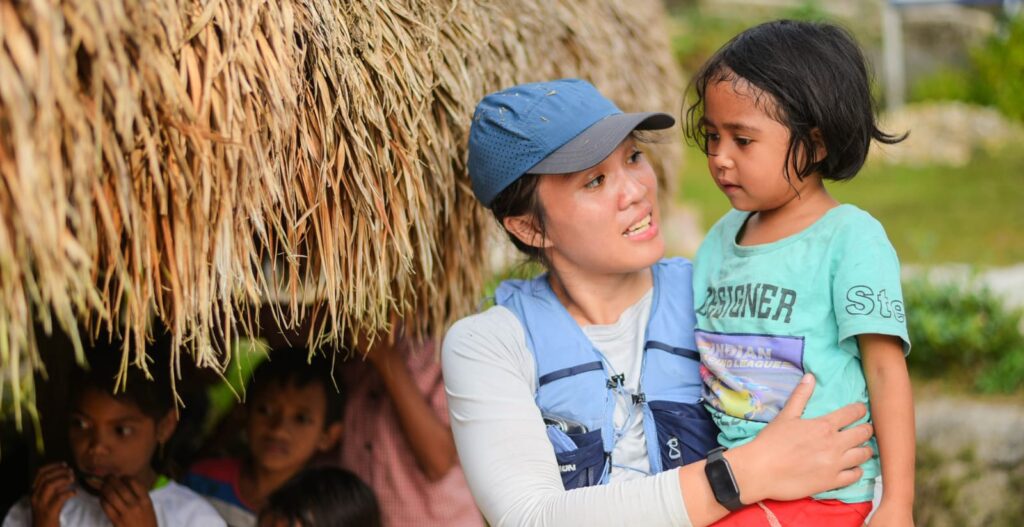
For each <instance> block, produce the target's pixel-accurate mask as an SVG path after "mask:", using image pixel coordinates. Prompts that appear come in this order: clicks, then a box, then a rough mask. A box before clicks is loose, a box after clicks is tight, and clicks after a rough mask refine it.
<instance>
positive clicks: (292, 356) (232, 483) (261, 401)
mask: <svg viewBox="0 0 1024 527" xmlns="http://www.w3.org/2000/svg"><path fill="white" fill-rule="evenodd" d="M306 357H307V350H305V349H281V350H275V351H274V352H273V353H271V355H270V359H269V360H267V361H264V362H263V363H262V364H260V365H259V367H257V368H256V371H254V372H253V376H252V378H251V379H250V381H249V387H248V390H247V392H246V396H247V397H248V398H249V400H248V401H247V402H246V414H247V423H246V435H247V438H248V450H249V455H248V456H247V457H246V458H245V459H244V460H243V459H238V458H224V459H210V460H204V461H200V462H198V463H196V464H195V465H194V466H193V467H192V468H191V469H190V470H189V473H188V474H187V475H186V477H185V480H184V482H185V484H186V485H188V486H189V487H190V488H192V489H193V490H195V491H196V492H198V493H200V494H202V495H204V496H206V497H207V498H208V499H209V500H210V503H211V504H213V506H214V507H215V508H216V509H217V511H218V512H220V513H221V515H222V516H223V517H224V519H225V520H226V521H227V523H228V525H231V526H233V527H241V526H252V525H256V516H257V513H258V512H259V510H260V509H261V508H262V507H263V505H264V504H265V503H266V501H267V497H268V496H269V495H270V494H271V493H272V492H274V491H275V490H277V489H278V488H279V487H281V486H282V485H284V484H285V483H286V482H287V481H288V480H289V479H291V478H292V477H293V476H295V475H296V474H298V473H299V472H300V471H301V470H302V469H304V468H305V467H306V466H307V465H308V464H309V461H310V460H311V459H313V457H314V456H316V455H317V454H318V453H321V452H324V451H327V450H329V449H331V448H332V447H333V446H334V445H335V443H337V441H338V438H339V437H340V436H341V429H342V425H341V419H342V412H343V409H344V395H343V393H344V392H342V393H339V392H338V391H337V390H335V388H334V382H333V381H332V379H331V365H330V363H329V362H327V361H325V360H323V359H321V358H320V357H314V359H313V362H312V364H309V363H307V362H306Z"/></svg>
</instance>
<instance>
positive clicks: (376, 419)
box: [341, 342, 484, 527]
mask: <svg viewBox="0 0 1024 527" xmlns="http://www.w3.org/2000/svg"><path fill="white" fill-rule="evenodd" d="M398 346H399V349H398V350H397V351H398V352H399V353H402V354H404V355H405V356H406V358H407V359H406V364H407V365H408V367H409V372H410V374H411V376H412V378H413V381H414V382H415V383H416V386H417V388H419V391H420V393H423V394H424V397H425V398H426V400H427V404H428V405H430V407H431V408H433V410H434V413H435V414H436V415H437V417H438V418H440V419H441V421H442V422H443V423H445V425H447V424H448V421H449V420H448V402H447V400H446V399H445V393H444V381H443V380H442V378H441V363H440V360H439V359H438V358H437V353H436V348H435V346H434V344H433V342H427V343H426V344H424V345H423V346H420V347H418V348H414V346H412V345H411V344H408V343H405V342H402V343H400V344H399V345H398ZM343 379H344V385H343V386H344V387H345V388H347V389H348V402H347V403H346V406H345V427H344V430H343V432H342V445H341V464H342V466H344V467H345V468H347V469H349V470H351V471H352V472H355V473H356V475H358V476H359V477H360V478H362V480H363V481H365V482H366V483H367V484H368V485H369V486H370V487H371V488H372V489H373V490H374V492H375V493H376V494H377V500H378V501H379V502H380V507H381V512H382V513H383V516H384V526H385V527H403V526H407V525H408V526H417V527H419V526H424V527H425V526H431V525H438V526H442V525H443V526H451V527H462V526H465V527H478V526H480V527H482V526H483V525H484V520H483V516H482V515H481V514H480V511H479V510H478V509H477V507H476V503H475V502H474V501H473V496H472V495H471V494H470V492H469V487H468V486H467V485H466V478H465V476H463V474H462V468H461V467H459V466H458V465H457V464H456V466H454V467H453V468H452V469H451V471H449V472H448V474H447V475H445V477H444V478H443V479H441V480H440V481H438V482H436V483H431V482H430V481H429V480H428V479H427V478H426V476H425V475H424V474H423V472H422V471H421V470H420V468H419V464H418V463H417V462H416V457H415V455H414V454H413V451H412V449H411V448H410V447H409V444H408V442H407V441H406V439H405V435H404V434H403V432H402V428H401V425H400V424H399V421H398V414H397V413H396V411H395V407H394V405H392V404H391V399H390V397H389V396H388V392H387V389H386V387H385V386H384V383H383V381H382V380H381V378H380V376H379V375H378V374H377V371H376V370H375V369H374V367H373V365H372V364H370V363H368V362H361V360H360V359H358V358H357V359H354V360H351V361H349V363H347V364H346V365H345V368H344V374H343Z"/></svg>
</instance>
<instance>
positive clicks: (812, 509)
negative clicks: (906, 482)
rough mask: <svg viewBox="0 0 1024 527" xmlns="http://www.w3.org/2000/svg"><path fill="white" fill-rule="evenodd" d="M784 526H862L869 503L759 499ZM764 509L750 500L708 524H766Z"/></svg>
mask: <svg viewBox="0 0 1024 527" xmlns="http://www.w3.org/2000/svg"><path fill="white" fill-rule="evenodd" d="M761 504H762V505H764V507H766V508H767V509H768V510H769V511H771V513H772V514H774V515H775V518H777V519H778V524H779V525H783V526H785V527H820V526H822V525H827V526H829V527H844V526H850V527H860V526H861V525H864V520H865V519H867V517H868V513H870V512H871V502H870V501H866V502H863V503H844V502H842V501H839V500H816V499H812V498H804V499H802V500H794V501H775V500H764V501H763V502H761ZM771 525H772V523H771V521H770V520H769V514H768V511H766V510H765V509H764V508H762V507H761V506H760V505H758V504H756V503H754V504H752V505H747V506H746V507H743V508H742V509H740V510H738V511H736V512H734V513H732V514H729V515H728V516H726V517H725V518H722V519H721V520H718V521H717V522H715V523H713V524H711V527H761V526H764V527H770V526H771Z"/></svg>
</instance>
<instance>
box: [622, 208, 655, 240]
mask: <svg viewBox="0 0 1024 527" xmlns="http://www.w3.org/2000/svg"><path fill="white" fill-rule="evenodd" d="M653 216H654V215H653V214H647V215H646V216H644V217H643V219H642V220H640V221H638V222H636V223H634V224H633V225H631V226H630V227H629V228H628V229H626V232H624V233H622V236H623V237H626V238H629V237H632V236H638V235H640V234H643V233H644V232H646V231H647V230H649V229H650V228H651V222H652V221H653V219H654V218H653Z"/></svg>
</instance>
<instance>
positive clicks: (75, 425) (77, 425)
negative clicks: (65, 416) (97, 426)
mask: <svg viewBox="0 0 1024 527" xmlns="http://www.w3.org/2000/svg"><path fill="white" fill-rule="evenodd" d="M71 428H72V429H73V430H85V429H86V428H89V424H88V423H86V422H85V419H82V418H79V417H72V418H71Z"/></svg>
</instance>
